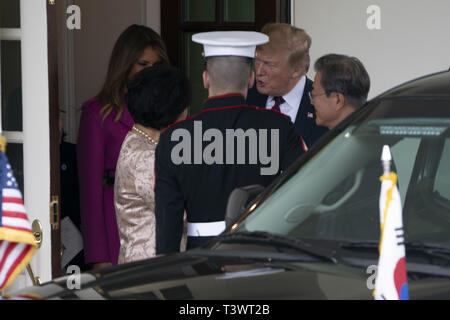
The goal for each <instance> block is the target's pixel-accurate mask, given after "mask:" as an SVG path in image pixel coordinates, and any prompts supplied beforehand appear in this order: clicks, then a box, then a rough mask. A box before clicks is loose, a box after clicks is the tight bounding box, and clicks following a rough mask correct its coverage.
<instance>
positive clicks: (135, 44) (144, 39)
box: [97, 24, 169, 121]
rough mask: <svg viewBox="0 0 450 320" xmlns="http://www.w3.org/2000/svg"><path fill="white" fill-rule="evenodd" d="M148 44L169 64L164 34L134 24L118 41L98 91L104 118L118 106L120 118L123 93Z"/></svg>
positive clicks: (117, 119) (161, 59)
mask: <svg viewBox="0 0 450 320" xmlns="http://www.w3.org/2000/svg"><path fill="white" fill-rule="evenodd" d="M147 47H151V48H152V49H153V50H154V51H155V52H156V54H157V55H158V56H159V58H160V62H161V63H165V64H169V57H168V55H167V50H166V46H165V44H164V42H163V41H162V39H161V37H160V36H159V35H158V34H157V33H156V32H155V31H153V30H152V29H151V28H149V27H146V26H141V25H136V24H133V25H131V26H129V27H128V28H127V29H126V30H125V31H123V32H122V34H121V35H120V36H119V38H118V39H117V41H116V44H115V45H114V49H113V51H112V53H111V58H110V60H109V67H108V73H107V75H106V80H105V83H104V84H103V88H102V90H101V91H100V93H99V94H98V95H97V98H98V99H99V101H100V103H101V104H102V106H103V107H102V109H101V111H100V113H101V114H103V120H104V119H105V118H106V117H107V116H108V115H109V114H110V113H111V111H113V110H115V111H116V112H117V117H116V119H115V121H119V120H120V118H121V117H122V113H123V108H124V106H123V101H122V99H123V94H124V92H125V88H126V86H127V84H128V78H129V74H130V71H131V69H132V68H133V65H134V64H135V63H136V61H138V59H139V58H140V56H141V55H142V53H143V52H144V50H145V49H146V48H147Z"/></svg>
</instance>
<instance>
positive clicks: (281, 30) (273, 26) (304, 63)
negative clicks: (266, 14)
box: [258, 23, 312, 73]
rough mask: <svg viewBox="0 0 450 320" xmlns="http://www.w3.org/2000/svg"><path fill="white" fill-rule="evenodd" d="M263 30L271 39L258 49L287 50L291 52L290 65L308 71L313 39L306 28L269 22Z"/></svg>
mask: <svg viewBox="0 0 450 320" xmlns="http://www.w3.org/2000/svg"><path fill="white" fill-rule="evenodd" d="M261 32H262V33H264V34H266V35H268V36H269V38H270V41H269V43H267V44H264V45H262V46H259V47H258V50H268V51H277V50H280V49H284V50H287V51H288V52H289V58H288V65H289V66H290V67H292V68H294V69H298V68H304V72H305V73H306V72H308V70H309V65H310V57H309V48H311V42H312V41H311V37H310V36H309V35H308V34H307V33H306V31H305V30H303V29H300V28H297V27H293V26H291V25H290V24H287V23H268V24H266V25H265V26H264V27H263V28H262V30H261Z"/></svg>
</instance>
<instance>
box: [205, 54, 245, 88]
mask: <svg viewBox="0 0 450 320" xmlns="http://www.w3.org/2000/svg"><path fill="white" fill-rule="evenodd" d="M252 61H253V59H251V58H246V57H238V56H219V57H209V58H207V60H206V70H208V73H209V78H210V84H211V87H213V88H214V89H216V90H220V91H223V92H229V93H232V92H240V91H242V90H244V89H248V80H249V77H250V72H251V67H252Z"/></svg>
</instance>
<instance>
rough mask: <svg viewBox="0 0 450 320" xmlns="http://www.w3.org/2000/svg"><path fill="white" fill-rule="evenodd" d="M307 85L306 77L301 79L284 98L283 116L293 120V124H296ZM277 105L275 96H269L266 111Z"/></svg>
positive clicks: (281, 106)
mask: <svg viewBox="0 0 450 320" xmlns="http://www.w3.org/2000/svg"><path fill="white" fill-rule="evenodd" d="M305 85H306V76H303V77H301V78H300V80H299V81H298V82H297V84H296V85H295V87H294V88H293V89H292V90H291V91H289V92H288V93H287V94H285V95H284V96H283V99H284V102H283V103H282V104H281V105H280V111H281V113H282V114H285V115H287V116H288V117H289V118H291V122H292V123H294V122H295V119H296V118H297V113H298V109H299V108H300V103H301V101H302V97H303V92H304V90H305ZM274 104H275V100H274V97H273V96H269V97H268V98H267V102H266V109H272V107H273V105H274Z"/></svg>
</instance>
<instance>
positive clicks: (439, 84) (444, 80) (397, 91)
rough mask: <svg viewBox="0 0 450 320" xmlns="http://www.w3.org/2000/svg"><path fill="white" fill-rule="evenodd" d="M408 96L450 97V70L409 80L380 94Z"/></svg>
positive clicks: (399, 96) (384, 97)
mask: <svg viewBox="0 0 450 320" xmlns="http://www.w3.org/2000/svg"><path fill="white" fill-rule="evenodd" d="M408 97H423V98H430V97H433V98H443V99H450V71H444V72H439V73H434V74H431V75H427V76H424V77H420V78H418V79H415V80H412V81H408V82H406V83H404V84H401V85H399V86H397V87H394V88H393V89H390V90H388V91H387V92H385V93H383V94H381V95H380V96H378V98H382V99H391V98H408Z"/></svg>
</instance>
